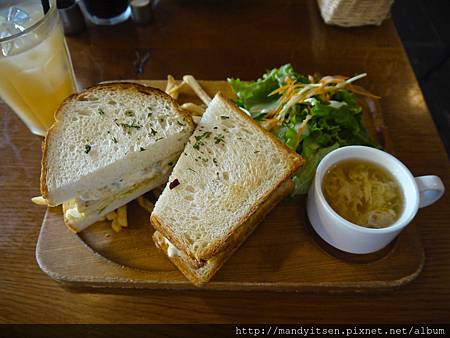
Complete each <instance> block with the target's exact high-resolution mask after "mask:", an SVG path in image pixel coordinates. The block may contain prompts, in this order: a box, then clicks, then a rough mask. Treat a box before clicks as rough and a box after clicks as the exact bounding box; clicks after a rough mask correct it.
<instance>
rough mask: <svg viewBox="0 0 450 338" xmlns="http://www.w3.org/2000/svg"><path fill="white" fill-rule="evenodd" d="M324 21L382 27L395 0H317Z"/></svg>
mask: <svg viewBox="0 0 450 338" xmlns="http://www.w3.org/2000/svg"><path fill="white" fill-rule="evenodd" d="M317 2H318V4H319V7H320V13H321V14H322V18H323V20H324V21H325V22H326V23H327V24H330V25H338V26H343V27H355V26H364V25H381V23H382V22H383V20H384V19H386V18H387V17H388V16H389V11H390V9H391V6H392V3H393V2H394V0H317Z"/></svg>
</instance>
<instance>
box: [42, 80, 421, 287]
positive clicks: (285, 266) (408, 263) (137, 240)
mask: <svg viewBox="0 0 450 338" xmlns="http://www.w3.org/2000/svg"><path fill="white" fill-rule="evenodd" d="M140 82H143V83H144V84H147V85H151V86H153V87H158V88H161V89H164V88H165V85H166V81H140ZM200 84H201V85H202V87H203V88H204V89H205V91H206V92H207V93H209V94H210V95H211V96H213V95H214V94H215V93H216V92H217V91H218V90H220V91H222V93H224V94H225V95H227V96H229V97H233V92H232V90H231V88H230V87H229V85H228V84H227V83H226V82H224V81H200ZM179 100H180V102H182V103H183V102H199V101H198V99H197V98H196V97H195V95H194V94H193V93H192V92H190V91H189V90H188V89H184V90H183V91H182V94H181V95H180V98H179ZM364 105H365V113H364V114H365V115H364V123H365V124H366V126H367V127H368V129H369V131H370V133H371V134H372V135H373V136H374V137H376V138H377V139H378V141H379V142H380V143H381V144H383V145H384V146H385V147H386V149H388V150H392V149H391V148H390V145H389V138H388V137H387V129H386V128H385V127H384V124H383V119H382V115H381V114H380V110H379V109H378V108H377V105H376V104H374V103H373V102H372V101H367V102H366V103H364ZM128 222H129V226H128V228H126V229H124V230H122V231H121V232H119V233H115V232H114V231H113V230H112V229H111V226H110V223H109V222H99V223H96V224H94V225H92V226H91V227H89V228H88V229H86V230H84V231H83V232H81V233H80V234H78V235H76V234H74V233H72V232H70V231H69V230H68V229H67V228H66V227H65V225H64V223H63V217H62V210H61V208H60V207H58V208H49V209H48V210H47V213H46V215H45V218H44V221H43V224H42V228H41V232H40V235H39V239H38V243H37V247H36V258H37V261H38V264H39V266H40V267H41V269H42V270H43V271H44V272H45V273H47V274H48V275H49V276H50V277H51V278H53V279H55V280H57V281H59V282H62V283H64V284H65V285H68V286H78V287H86V286H92V287H116V288H167V289H169V288H170V289H197V288H196V287H195V286H193V285H192V284H191V283H190V282H189V281H188V280H186V278H185V277H184V276H183V275H182V274H181V273H180V272H179V271H178V270H177V269H176V268H175V267H174V266H173V265H172V264H171V263H170V261H169V260H168V259H167V258H166V257H165V256H164V254H162V253H161V252H160V251H159V250H158V249H157V248H156V247H155V245H154V244H153V241H152V239H151V236H152V234H153V228H152V227H151V225H150V221H149V214H148V213H147V212H146V211H144V210H143V209H142V208H140V207H139V206H138V205H137V204H136V203H134V202H133V203H131V205H130V206H129V209H128ZM424 259H425V256H424V250H423V247H422V245H421V243H420V240H419V238H418V236H417V233H416V231H415V224H410V225H409V226H408V227H407V229H406V230H405V231H403V232H402V233H401V234H400V236H399V237H398V238H397V239H396V240H395V241H394V242H393V243H392V244H391V245H390V246H389V247H387V248H385V249H384V250H383V251H381V252H377V253H374V254H370V255H351V254H345V253H343V252H340V251H338V250H336V249H334V248H331V247H330V246H328V245H327V244H326V243H324V242H323V241H322V240H321V239H320V238H319V237H318V236H317V235H316V234H315V233H314V231H313V230H312V229H311V228H310V226H309V224H308V221H307V217H306V211H305V198H304V197H295V198H287V199H285V200H284V201H283V202H281V203H280V204H279V205H278V206H277V207H276V208H275V209H274V210H273V211H272V212H271V213H270V214H269V215H268V216H267V217H266V219H265V220H264V222H263V223H261V224H260V225H259V227H258V228H257V229H256V230H255V232H254V233H253V234H252V235H251V236H250V238H249V239H248V240H247V241H246V242H245V243H244V244H243V245H242V247H241V248H240V249H239V250H238V251H237V252H236V253H235V254H234V255H233V257H231V258H230V260H229V261H228V262H226V263H225V265H224V266H223V267H222V269H221V270H220V271H219V272H218V273H217V274H216V275H215V276H214V277H213V279H212V280H211V281H210V282H209V283H208V284H207V285H205V286H204V287H203V288H204V289H216V290H272V291H297V292H324V291H352V292H359V291H370V290H383V289H389V288H393V287H399V286H401V285H404V284H406V283H408V282H410V281H412V280H413V279H414V278H415V277H417V276H418V275H419V273H420V271H421V270H422V267H423V264H424Z"/></svg>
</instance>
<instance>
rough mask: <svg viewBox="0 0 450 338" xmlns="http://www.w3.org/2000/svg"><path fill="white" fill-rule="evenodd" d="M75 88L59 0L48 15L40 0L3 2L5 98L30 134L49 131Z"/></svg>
mask: <svg viewBox="0 0 450 338" xmlns="http://www.w3.org/2000/svg"><path fill="white" fill-rule="evenodd" d="M12 22H13V23H14V24H13V25H12ZM75 91H76V82H75V76H74V73H73V67H72V62H71V60H70V55H69V52H68V49H67V45H66V42H65V40H64V32H63V27H62V25H61V22H60V20H59V17H58V11H57V9H56V1H55V0H51V1H50V9H49V10H48V12H47V13H46V14H45V15H44V12H43V9H42V4H41V1H35V0H4V1H3V0H2V1H0V96H1V98H2V99H3V100H4V101H5V102H6V103H7V104H8V105H9V106H10V107H11V108H12V109H13V110H14V112H16V113H17V115H18V116H19V117H20V118H21V119H22V121H23V122H24V123H25V124H26V125H27V126H28V128H29V129H30V130H31V132H32V133H34V134H36V135H41V136H45V135H46V133H47V130H48V128H49V127H50V126H51V125H52V123H53V121H54V113H55V111H56V109H57V108H58V106H59V104H60V103H61V102H62V101H63V100H64V99H65V98H66V97H67V96H69V95H70V94H72V93H74V92H75Z"/></svg>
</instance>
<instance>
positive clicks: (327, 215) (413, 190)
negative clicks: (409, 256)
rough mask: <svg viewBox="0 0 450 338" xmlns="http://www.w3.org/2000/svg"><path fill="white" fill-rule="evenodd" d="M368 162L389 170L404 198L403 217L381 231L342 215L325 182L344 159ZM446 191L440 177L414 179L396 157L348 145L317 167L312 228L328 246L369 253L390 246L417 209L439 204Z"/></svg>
mask: <svg viewBox="0 0 450 338" xmlns="http://www.w3.org/2000/svg"><path fill="white" fill-rule="evenodd" d="M351 159H352V160H358V159H360V160H366V161H370V162H373V163H376V164H378V165H379V166H381V167H383V168H385V169H386V170H387V171H389V172H390V173H391V174H392V175H393V176H394V177H395V178H396V179H397V181H398V183H399V184H400V186H401V189H402V191H403V195H404V208H403V213H402V215H401V216H400V218H399V219H398V220H397V221H396V222H395V223H394V224H392V225H391V226H389V227H386V228H381V229H374V228H365V227H362V226H358V225H356V224H353V223H351V222H349V221H347V220H346V219H344V218H343V217H341V216H339V215H338V214H337V213H336V212H335V211H334V210H333V208H332V207H331V206H330V205H329V204H328V202H327V201H326V200H325V197H324V195H323V192H322V180H323V177H324V175H325V174H326V172H327V171H328V169H329V168H331V167H332V166H333V165H335V164H336V163H338V162H340V161H343V160H351ZM444 191H445V188H444V184H443V183H442V181H441V179H440V178H439V177H438V176H420V177H414V176H413V175H412V174H411V172H410V171H409V170H408V168H406V166H405V165H404V164H403V163H402V162H400V161H399V160H397V159H396V158H395V157H394V156H392V155H390V154H388V153H386V152H384V151H381V150H378V149H374V148H370V147H363V146H348V147H343V148H339V149H336V150H334V151H332V152H331V153H329V154H328V155H326V156H325V157H324V158H323V159H322V161H321V162H320V164H319V166H318V167H317V172H316V176H315V178H314V182H313V184H312V185H311V187H310V189H309V193H308V200H307V213H308V218H309V220H310V222H311V225H312V227H313V228H314V230H315V231H316V232H317V234H318V235H319V236H320V237H322V239H323V240H325V241H326V242H327V243H328V244H330V245H332V246H334V247H336V248H338V249H340V250H342V251H346V252H350V253H355V254H367V253H371V252H375V251H378V250H381V249H382V248H384V247H385V246H386V245H388V244H389V243H390V242H391V241H392V240H393V239H394V238H395V237H396V236H397V235H398V234H399V233H400V231H402V230H403V229H404V228H405V227H406V226H407V225H408V224H409V223H410V222H411V220H412V219H413V218H414V216H415V215H416V213H417V210H418V209H419V208H422V207H426V206H428V205H430V204H433V203H434V202H436V201H437V200H438V199H439V198H441V197H442V195H443V194H444Z"/></svg>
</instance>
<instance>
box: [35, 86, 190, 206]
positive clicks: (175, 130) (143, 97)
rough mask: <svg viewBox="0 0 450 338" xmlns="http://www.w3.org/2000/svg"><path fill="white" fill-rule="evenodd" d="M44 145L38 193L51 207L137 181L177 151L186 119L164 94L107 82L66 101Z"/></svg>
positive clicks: (108, 192)
mask: <svg viewBox="0 0 450 338" xmlns="http://www.w3.org/2000/svg"><path fill="white" fill-rule="evenodd" d="M55 120H56V122H55V123H54V124H53V126H52V127H51V128H50V130H49V131H48V134H47V137H46V138H45V141H44V143H43V158H42V171H41V193H42V195H43V197H44V198H45V199H46V200H47V201H48V203H49V205H50V206H56V205H59V204H61V203H63V202H65V201H68V200H70V199H73V198H77V197H80V196H81V198H82V199H84V200H98V199H102V198H104V197H105V196H108V195H111V194H115V193H117V192H118V191H120V190H121V189H123V188H124V187H126V186H131V185H133V184H135V183H139V181H141V180H142V179H143V178H147V177H150V176H152V175H153V173H152V171H155V170H158V168H155V164H157V163H158V162H159V161H161V160H163V159H164V158H165V157H166V156H167V155H168V154H173V153H176V152H181V150H182V149H183V148H184V145H185V143H186V141H187V139H188V138H189V136H190V134H191V133H192V130H193V123H192V120H191V118H190V115H189V114H187V113H186V112H185V111H184V110H183V109H181V108H180V107H179V105H178V104H177V103H176V101H174V100H173V99H172V98H171V97H170V96H169V95H167V94H165V93H164V92H162V91H160V90H158V89H155V88H150V87H145V86H142V85H139V84H135V83H107V84H100V85H97V86H94V87H91V88H89V89H87V90H86V91H84V92H82V93H81V94H74V95H72V96H70V97H68V98H67V99H66V100H65V101H64V102H63V103H62V104H61V106H60V107H59V109H58V111H57V112H56V114H55Z"/></svg>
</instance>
